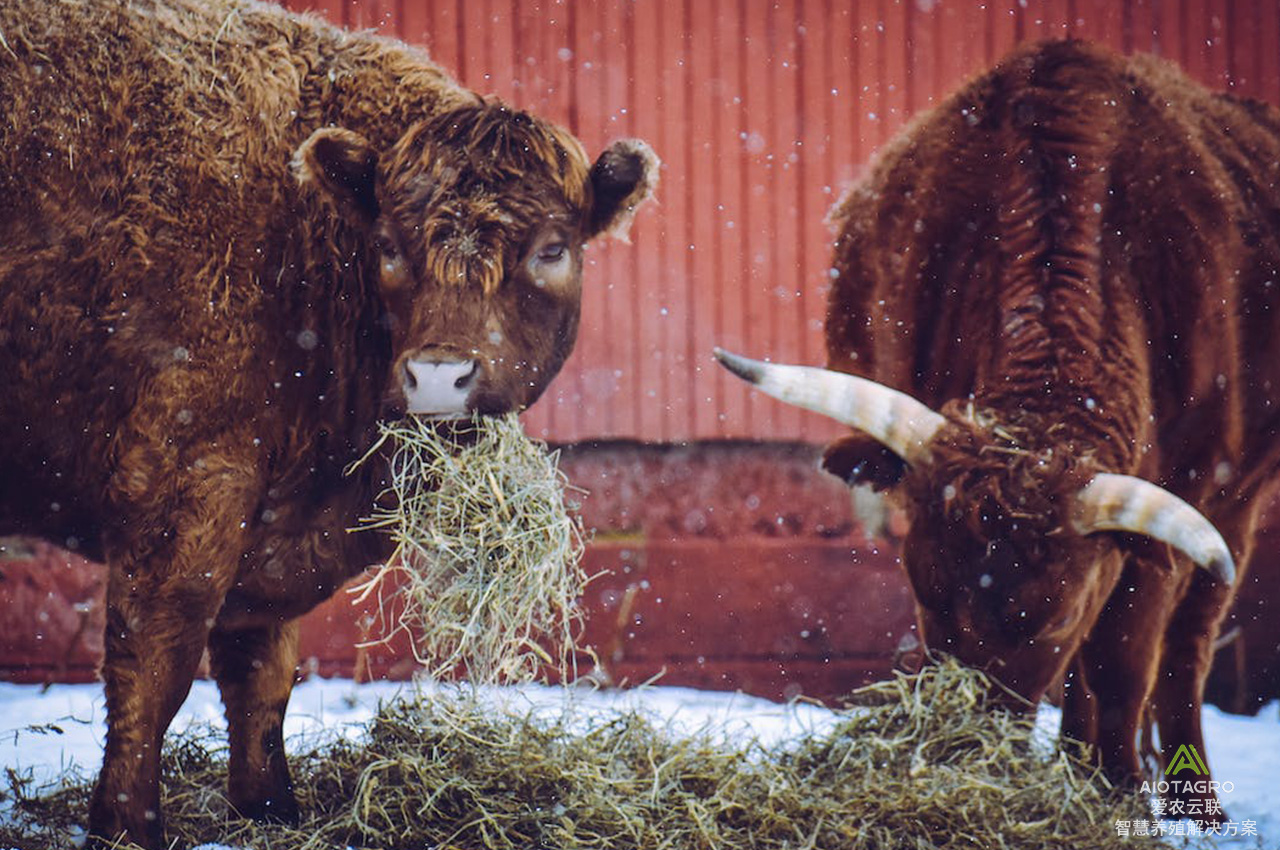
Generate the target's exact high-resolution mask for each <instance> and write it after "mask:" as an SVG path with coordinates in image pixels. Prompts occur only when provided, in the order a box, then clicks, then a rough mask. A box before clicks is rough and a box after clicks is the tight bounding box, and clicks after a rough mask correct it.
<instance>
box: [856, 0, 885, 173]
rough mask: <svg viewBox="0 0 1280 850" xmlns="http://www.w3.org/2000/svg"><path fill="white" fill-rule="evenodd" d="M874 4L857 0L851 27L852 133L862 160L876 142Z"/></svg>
mask: <svg viewBox="0 0 1280 850" xmlns="http://www.w3.org/2000/svg"><path fill="white" fill-rule="evenodd" d="M876 12H877V9H876V6H875V5H874V4H870V3H859V4H858V5H857V8H856V10H855V18H854V27H853V31H852V33H853V39H854V40H853V47H852V49H853V55H854V67H855V69H856V72H857V76H856V78H855V80H856V86H857V97H858V101H857V108H856V109H855V110H854V117H855V122H854V128H855V133H854V137H855V138H856V139H857V143H858V149H857V161H858V162H859V163H865V162H866V161H867V160H868V159H869V158H870V157H871V155H872V153H873V152H874V151H875V149H876V148H877V147H879V146H880V132H879V127H880V125H879V121H880V113H881V106H880V100H881V98H880V87H881V83H882V82H883V77H882V73H881V70H880V58H879V57H880V40H879V39H878V38H877V37H876V25H877V20H878V15H877V14H876Z"/></svg>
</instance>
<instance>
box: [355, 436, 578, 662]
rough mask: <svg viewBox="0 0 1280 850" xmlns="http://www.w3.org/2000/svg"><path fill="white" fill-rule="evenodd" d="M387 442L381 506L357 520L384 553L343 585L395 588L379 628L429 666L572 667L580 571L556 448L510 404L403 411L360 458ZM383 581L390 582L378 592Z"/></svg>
mask: <svg viewBox="0 0 1280 850" xmlns="http://www.w3.org/2000/svg"><path fill="white" fill-rule="evenodd" d="M387 444H389V445H390V453H391V467H390V486H389V490H388V492H387V493H384V494H383V495H382V496H381V497H380V498H379V500H378V504H379V505H390V507H380V508H379V509H378V510H376V511H375V512H374V514H373V515H372V516H370V517H369V518H368V519H367V520H365V522H364V523H363V524H362V526H361V527H362V528H363V529H370V530H377V531H380V532H383V533H386V534H389V535H390V536H391V538H392V540H393V541H394V542H395V547H396V548H395V554H394V555H393V556H392V557H391V559H390V561H389V562H388V563H387V565H385V566H383V567H382V568H380V569H378V570H377V571H375V572H374V573H373V574H372V575H371V577H370V578H369V579H368V580H366V581H365V582H363V583H362V584H360V585H359V586H357V587H356V588H354V590H353V591H352V592H353V593H355V594H357V597H358V600H362V599H364V598H366V597H369V596H376V598H379V599H383V600H385V599H387V598H394V599H395V601H396V609H397V610H396V613H394V614H392V613H388V612H387V611H386V609H384V620H389V621H391V622H389V623H387V625H388V628H387V629H386V630H385V635H384V638H383V639H384V640H385V639H389V638H390V637H392V636H394V635H395V634H396V633H397V632H398V631H400V630H407V631H408V632H409V634H410V637H411V643H412V645H413V647H414V652H415V656H416V660H417V661H418V662H419V663H421V664H423V665H425V666H427V668H428V673H429V674H430V675H432V676H433V677H436V678H440V677H444V676H448V675H450V674H452V673H456V672H457V671H459V670H460V669H461V670H465V674H466V676H467V678H468V679H470V680H471V681H473V682H479V683H497V682H515V681H526V680H531V679H536V678H539V677H540V676H541V675H542V674H544V673H547V672H552V673H555V674H556V675H557V676H559V677H560V678H561V679H562V680H563V679H565V678H566V677H567V678H573V675H572V670H570V669H569V668H571V667H572V664H573V660H574V658H575V657H576V652H577V651H580V650H579V648H578V647H576V645H575V637H576V636H577V634H578V633H579V632H580V630H581V620H582V612H581V608H580V606H579V604H578V599H579V597H580V596H581V594H582V590H583V587H584V586H585V584H586V581H587V579H586V576H585V575H584V573H583V571H582V567H581V561H582V553H583V535H582V529H581V524H580V521H579V520H578V518H577V516H576V514H571V513H570V511H569V510H568V507H567V506H566V499H565V496H566V492H567V490H568V484H567V481H566V479H565V477H564V474H563V473H562V472H561V471H560V470H559V468H558V466H557V464H558V459H559V453H558V452H548V451H547V447H546V446H545V445H544V444H542V443H538V442H534V441H532V440H530V439H529V438H528V437H527V436H525V433H524V431H523V430H522V429H521V427H520V421H519V419H518V418H517V417H516V415H515V414H509V415H507V416H504V417H476V418H474V419H471V420H464V421H461V422H452V423H432V422H429V421H427V420H423V419H419V418H417V417H413V416H411V417H407V418H405V419H403V420H400V421H397V422H392V423H388V424H384V425H383V426H382V437H381V439H380V440H379V442H378V444H377V445H375V446H374V448H373V449H372V450H371V451H370V453H369V455H367V456H366V458H365V459H366V460H367V459H368V457H369V456H372V455H373V454H374V453H375V452H378V451H380V450H383V448H384V446H386V445H387ZM361 462H362V463H363V462H364V461H361ZM357 465H358V464H357ZM395 580H403V586H399V585H397V584H395ZM388 582H390V586H392V587H395V588H396V590H395V593H394V594H392V593H385V592H383V591H384V588H385V586H386V585H387V584H388Z"/></svg>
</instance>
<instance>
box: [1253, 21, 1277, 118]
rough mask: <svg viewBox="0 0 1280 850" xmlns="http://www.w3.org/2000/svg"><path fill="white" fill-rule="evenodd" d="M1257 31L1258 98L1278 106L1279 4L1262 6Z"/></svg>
mask: <svg viewBox="0 0 1280 850" xmlns="http://www.w3.org/2000/svg"><path fill="white" fill-rule="evenodd" d="M1257 31H1258V41H1257V45H1256V49H1257V53H1258V56H1257V66H1258V89H1259V97H1261V98H1263V99H1264V100H1267V101H1269V102H1271V103H1273V104H1275V105H1276V106H1280V49H1277V45H1280V4H1276V3H1263V4H1262V8H1261V9H1259V12H1258V20H1257Z"/></svg>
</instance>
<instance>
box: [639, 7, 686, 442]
mask: <svg viewBox="0 0 1280 850" xmlns="http://www.w3.org/2000/svg"><path fill="white" fill-rule="evenodd" d="M660 6H661V4H655V3H636V4H634V6H633V7H632V9H631V11H630V14H631V15H632V21H633V41H632V43H633V44H634V45H635V52H634V57H633V63H632V66H633V67H632V69H631V70H632V74H631V80H632V85H633V86H634V96H633V98H632V100H631V102H632V104H633V107H634V118H635V122H636V124H635V126H636V132H637V134H638V135H640V136H641V137H642V138H646V139H648V140H649V142H650V143H651V144H652V145H654V147H655V148H656V149H657V151H658V155H659V156H661V157H662V159H663V162H664V166H663V174H662V180H663V183H664V186H665V191H664V193H663V197H662V204H661V207H660V208H659V210H658V212H659V214H658V215H655V216H650V217H648V218H647V219H642V220H641V221H639V222H638V225H639V227H637V228H636V230H637V238H636V244H637V247H638V248H639V250H637V251H636V253H635V259H636V269H635V272H634V274H635V277H634V278H633V281H632V310H633V311H634V315H635V316H636V326H635V331H636V333H635V338H634V342H635V347H634V351H633V355H632V356H633V360H632V362H633V363H634V364H635V366H634V368H635V374H636V379H637V385H636V392H637V398H636V407H637V410H636V418H637V428H638V432H639V433H640V434H641V435H643V438H644V439H647V440H660V439H662V427H663V415H662V410H661V405H662V397H661V387H662V368H663V362H662V360H661V352H660V351H658V350H657V348H656V346H655V342H656V340H657V339H658V338H659V336H658V335H659V333H660V328H659V322H658V319H659V318H660V317H659V315H658V310H659V307H660V303H659V301H660V296H659V291H658V287H659V286H661V285H662V273H663V269H662V262H661V257H660V255H659V251H660V249H661V245H662V240H663V239H665V238H666V235H665V234H666V232H667V228H668V226H669V222H668V215H669V212H670V210H671V207H672V206H673V205H677V204H679V197H680V191H681V187H680V184H679V182H678V181H677V180H676V179H675V178H674V175H673V174H672V169H671V167H670V157H671V151H670V148H669V146H668V145H667V134H666V133H665V132H664V125H665V110H666V103H665V101H664V99H663V93H662V91H661V80H660V70H659V69H658V68H657V67H655V66H654V65H653V64H652V62H653V60H652V58H651V57H655V56H659V55H660V54H661V33H660V30H659V26H660V22H659V19H658V12H659V11H660V9H659V7H660ZM641 57H644V58H643V59H641Z"/></svg>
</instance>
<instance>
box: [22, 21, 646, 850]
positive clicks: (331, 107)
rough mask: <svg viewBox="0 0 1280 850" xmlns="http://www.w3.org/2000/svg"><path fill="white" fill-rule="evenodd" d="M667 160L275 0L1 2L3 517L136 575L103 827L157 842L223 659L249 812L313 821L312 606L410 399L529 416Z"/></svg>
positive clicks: (116, 681)
mask: <svg viewBox="0 0 1280 850" xmlns="http://www.w3.org/2000/svg"><path fill="white" fill-rule="evenodd" d="M656 172H657V162H656V159H655V157H654V156H653V154H652V152H651V151H650V150H649V149H648V147H647V146H645V145H644V144H643V143H640V142H635V141H623V142H618V143H615V144H614V145H613V146H611V147H610V148H609V149H607V150H606V151H605V152H604V153H603V154H602V155H601V156H600V158H599V159H598V160H597V161H596V162H595V164H594V165H592V164H591V163H590V162H589V161H588V160H587V159H586V158H585V156H584V153H583V151H582V148H581V146H580V145H579V144H578V143H577V142H576V141H575V140H574V139H573V138H572V137H571V136H569V135H568V134H567V133H565V132H564V131H562V130H560V129H558V128H556V127H554V126H551V125H550V124H547V123H545V122H543V121H541V120H539V119H537V118H534V117H532V116H530V115H528V114H525V113H523V112H519V111H516V110H513V109H510V108H508V107H506V106H504V105H502V104H501V103H496V102H493V101H491V100H486V99H484V98H481V97H479V96H477V95H476V94H474V93H472V92H470V91H468V90H466V89H464V88H461V87H460V86H458V85H457V84H456V83H455V82H453V81H452V80H451V79H450V78H449V77H448V76H447V75H446V74H445V73H444V72H443V71H442V70H441V69H440V68H439V67H438V66H436V65H434V64H432V62H431V61H430V60H429V59H428V58H427V56H426V55H425V54H424V53H422V52H421V51H419V50H416V49H413V48H410V47H408V46H406V45H403V44H400V43H398V42H395V41H392V40H388V39H383V38H379V37H376V36H374V35H370V34H351V33H348V32H344V31H342V30H340V29H337V28H334V27H332V26H329V25H327V24H325V23H323V22H322V21H321V20H320V19H318V18H314V17H309V16H299V15H295V14H290V13H288V12H285V11H284V10H282V9H281V8H279V7H277V6H274V5H269V4H266V3H258V2H254V0H208V1H207V2H206V0H132V2H129V3H120V2H112V0H86V2H78V3H47V2H44V0H4V2H0V376H3V378H2V380H3V385H2V387H0V390H2V391H0V531H3V532H21V533H26V534H31V535H39V536H42V537H45V538H47V539H50V540H53V541H55V542H58V543H60V544H63V545H67V546H71V547H73V548H79V549H80V551H82V552H85V553H87V554H88V555H90V556H92V557H95V558H98V559H101V560H104V561H105V562H106V563H107V564H108V565H109V581H108V590H107V606H108V612H107V634H106V660H105V664H104V667H103V676H104V678H105V680H106V699H107V720H108V731H107V740H106V752H105V758H104V762H103V767H102V772H101V774H100V776H99V778H98V782H97V787H96V790H95V792H94V795H93V800H92V804H91V810H90V827H91V831H92V833H93V834H94V835H96V836H102V837H107V838H113V837H115V836H117V835H120V834H122V833H123V834H126V835H127V836H128V837H129V838H131V839H133V840H134V841H137V842H140V843H142V844H144V845H147V846H149V847H159V846H161V844H162V841H163V839H162V835H163V830H162V824H161V818H160V812H159V801H160V797H159V787H158V785H159V757H160V745H161V739H162V737H163V735H164V732H165V729H166V727H167V726H168V724H169V722H170V720H171V719H172V717H173V714H174V712H175V711H176V710H177V708H178V707H179V705H180V704H181V702H182V700H183V698H184V696H185V694H186V693H187V690H188V687H189V686H190V683H191V680H192V676H193V675H194V673H195V671H196V668H197V665H198V664H199V662H200V658H201V654H202V652H203V651H204V649H205V647H206V645H207V647H208V649H209V651H210V656H211V659H212V670H213V674H214V676H215V677H216V679H217V681H218V685H219V687H220V688H221V691H222V696H223V700H224V702H225V703H226V709H227V718H228V723H229V727H230V729H229V731H230V739H231V762H230V773H231V775H230V798H231V802H232V803H233V805H234V806H235V808H236V809H237V810H238V811H240V812H241V813H243V814H246V815H251V816H255V817H264V816H274V817H278V818H284V819H292V818H295V817H296V815H297V807H296V803H295V801H294V796H293V792H292V790H291V788H290V781H289V776H288V772H287V769H286V765H285V758H284V751H283V743H282V739H281V720H282V717H283V714H284V711H285V704H286V702H287V700H288V698H289V691H290V688H291V685H292V681H293V676H294V668H295V663H296V645H295V644H296V640H295V637H296V625H295V624H296V618H297V617H298V616H299V615H301V614H303V613H304V612H306V611H307V610H308V609H310V608H311V607H313V606H314V605H316V604H317V603H319V602H320V601H322V600H324V599H325V598H326V597H328V596H329V595H330V594H331V593H333V591H334V589H335V588H337V587H338V586H339V585H340V584H341V583H342V582H343V581H344V580H345V579H346V578H348V577H349V576H351V575H352V574H353V573H354V572H356V571H358V570H359V569H360V568H362V567H364V566H366V565H368V564H370V563H373V562H376V561H378V560H379V559H380V558H383V557H385V555H386V554H387V553H386V550H385V543H384V541H383V540H382V539H381V538H380V537H379V536H377V535H375V534H368V533H366V534H356V535H352V534H349V533H347V529H349V528H352V527H353V526H354V525H355V524H356V521H357V518H358V517H360V516H361V515H363V514H366V513H367V512H368V511H369V510H370V508H371V507H372V504H373V499H374V496H375V494H376V493H377V492H378V491H379V490H380V489H381V485H380V479H379V472H378V470H377V468H376V465H373V466H368V467H365V468H362V470H361V471H360V472H358V473H357V474H356V475H355V476H353V477H344V475H343V470H344V468H345V467H346V466H347V465H348V464H349V463H350V462H351V461H352V459H354V458H357V457H359V456H360V455H361V454H362V452H364V451H365V450H366V449H367V447H368V446H369V445H370V444H371V439H372V438H373V437H374V436H375V434H376V423H377V421H378V420H379V419H380V418H383V417H395V416H399V415H402V414H404V413H406V412H408V413H417V414H432V415H439V416H453V415H459V414H465V413H468V412H473V411H478V412H481V413H486V414H493V413H499V412H503V411H510V410H518V409H521V408H523V407H525V406H527V405H529V404H531V403H533V401H534V400H535V399H537V398H538V396H539V394H540V393H541V392H542V391H543V389H544V388H545V387H546V386H547V383H548V382H549V381H550V380H551V379H552V377H553V376H554V375H555V374H556V372H557V371H558V370H559V369H560V366H561V364H562V363H563V362H564V360H565V357H566V356H567V355H568V354H569V351H570V349H571V348H572V346H573V342H574V337H575V333H576V330H577V323H578V315H579V303H580V286H581V278H582V246H583V244H584V243H585V242H586V241H588V240H590V239H591V238H593V237H595V236H597V235H600V234H602V233H606V232H614V233H618V234H622V233H625V229H626V227H627V225H628V223H629V221H630V217H631V215H632V214H633V213H634V211H635V208H636V207H637V205H638V204H640V203H641V202H642V201H644V200H645V198H647V197H648V196H649V194H650V193H651V190H652V188H653V186H654V184H655V181H656V178H657V173H656Z"/></svg>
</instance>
